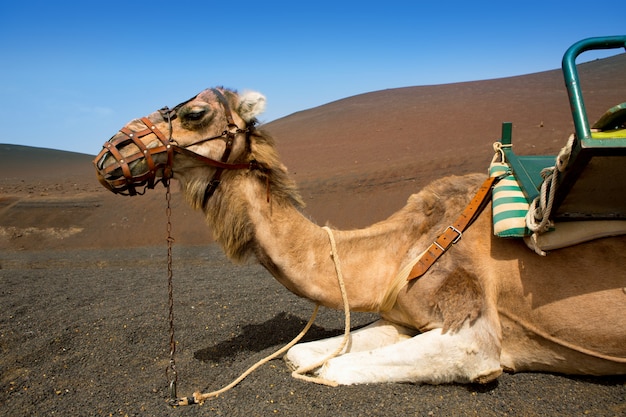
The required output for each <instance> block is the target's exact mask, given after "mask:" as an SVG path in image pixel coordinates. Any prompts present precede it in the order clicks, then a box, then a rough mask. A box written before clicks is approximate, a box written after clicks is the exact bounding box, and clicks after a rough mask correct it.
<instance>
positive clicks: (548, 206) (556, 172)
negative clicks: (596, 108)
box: [526, 135, 575, 256]
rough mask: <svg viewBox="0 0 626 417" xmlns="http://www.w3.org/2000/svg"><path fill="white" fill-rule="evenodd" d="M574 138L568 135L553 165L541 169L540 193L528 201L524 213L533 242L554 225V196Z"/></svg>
mask: <svg viewBox="0 0 626 417" xmlns="http://www.w3.org/2000/svg"><path fill="white" fill-rule="evenodd" d="M574 138H575V136H574V135H571V136H570V137H569V139H568V141H567V144H566V145H565V146H564V147H563V149H561V151H560V152H559V154H558V156H557V157H556V162H555V164H554V166H553V167H548V168H544V169H543V170H541V177H542V178H543V182H542V183H541V190H540V191H541V192H540V195H539V196H538V197H537V198H535V199H534V200H533V201H532V203H530V207H529V208H528V213H526V227H528V229H529V230H530V231H531V232H533V235H532V236H531V239H532V240H533V241H535V242H536V241H537V237H538V235H540V234H543V233H545V232H547V231H549V230H550V228H551V227H553V225H554V224H553V222H552V220H550V216H551V214H552V206H553V204H554V196H555V194H556V190H557V188H558V186H559V183H560V180H561V174H562V173H563V171H565V169H566V168H567V165H568V162H569V159H570V156H571V155H572V146H573V144H574ZM535 248H536V249H535V251H536V252H537V253H538V254H540V255H544V256H545V252H543V251H542V250H541V249H539V247H538V245H535Z"/></svg>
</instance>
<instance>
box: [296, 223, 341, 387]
mask: <svg viewBox="0 0 626 417" xmlns="http://www.w3.org/2000/svg"><path fill="white" fill-rule="evenodd" d="M322 229H324V230H325V231H326V233H328V239H329V240H330V249H331V253H330V256H331V257H332V258H333V261H334V263H335V272H336V273H337V281H339V289H340V290H341V299H342V301H343V311H344V314H345V328H344V334H343V339H342V340H341V344H340V345H339V346H338V347H337V349H335V351H333V353H331V354H330V355H328V356H327V357H325V358H324V359H322V360H320V361H318V362H315V363H313V364H311V365H309V366H305V367H303V368H299V369H296V370H295V371H293V373H292V374H291V376H292V377H294V378H296V379H300V380H303V381H309V382H315V383H316V384H321V385H328V386H330V387H336V386H337V385H338V384H337V383H336V382H334V381H329V380H327V379H324V378H319V377H312V376H307V375H305V374H306V373H307V372H310V371H312V370H313V369H316V368H319V367H321V366H323V365H324V364H325V363H326V362H328V361H329V360H331V359H332V358H334V357H336V356H337V355H339V354H340V353H341V351H342V350H343V349H344V348H345V347H346V344H347V343H348V341H349V340H350V305H349V304H348V295H347V292H346V286H345V284H344V282H343V273H342V272H341V262H340V261H339V256H338V255H337V244H336V242H335V237H334V235H333V231H332V230H331V229H330V227H327V226H324V227H323V228H322Z"/></svg>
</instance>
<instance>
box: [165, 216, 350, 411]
mask: <svg viewBox="0 0 626 417" xmlns="http://www.w3.org/2000/svg"><path fill="white" fill-rule="evenodd" d="M323 229H324V230H325V231H326V232H327V233H328V238H329V240H330V247H331V253H330V255H331V257H332V259H333V262H334V264H335V271H336V273H337V280H338V282H339V289H340V290H341V298H342V301H343V307H344V313H345V329H344V337H343V339H342V341H341V344H340V345H339V346H338V348H337V349H336V350H335V351H334V352H333V353H331V354H330V355H328V356H327V357H326V358H324V359H322V360H321V361H318V362H316V363H314V364H312V365H309V366H306V367H302V368H298V369H296V370H295V371H293V372H292V374H291V376H292V377H294V378H296V379H300V380H304V381H308V382H315V383H317V384H322V385H328V386H332V387H335V386H337V385H338V384H337V383H336V382H334V381H329V380H327V379H324V378H319V377H313V376H308V375H305V374H306V373H308V372H310V371H312V370H314V369H316V368H319V367H321V366H323V365H324V364H325V363H326V362H327V361H329V360H330V359H332V358H334V357H336V356H337V355H339V354H340V353H341V351H342V350H343V349H344V348H345V347H346V345H347V343H348V340H349V339H350V305H349V304H348V295H347V292H346V287H345V284H344V281H343V273H342V271H341V263H340V261H339V256H338V255H337V244H336V242H335V237H334V235H333V232H332V230H331V229H330V228H328V227H323ZM318 310H319V304H316V305H315V309H314V310H313V314H312V315H311V318H310V319H309V322H308V323H307V324H306V326H305V327H304V329H302V331H301V332H300V333H299V334H298V335H297V336H296V337H295V338H294V339H293V340H292V341H291V342H289V343H288V344H287V345H285V346H284V347H282V348H281V349H279V350H277V351H276V352H274V353H272V354H271V355H269V356H267V357H265V358H263V359H261V360H260V361H258V362H257V363H255V364H254V365H252V366H251V367H250V368H248V369H247V370H246V371H245V372H244V373H242V374H241V375H240V376H239V377H238V378H237V379H235V380H234V381H233V382H231V383H230V384H228V385H226V386H225V387H224V388H221V389H219V390H217V391H212V392H208V393H204V394H203V393H201V392H194V393H193V396H192V397H183V398H180V399H178V401H177V403H176V404H173V405H190V404H202V403H203V402H204V401H206V400H208V399H209V398H215V397H217V396H219V395H220V394H223V393H224V392H226V391H228V390H230V389H231V388H233V387H235V386H236V385H237V384H239V383H240V382H241V381H243V380H244V379H245V378H246V377H247V376H248V375H250V374H251V373H252V372H254V371H255V370H256V369H257V368H259V367H260V366H262V365H264V364H266V363H267V362H269V361H271V360H272V359H275V358H276V357H278V356H280V355H281V354H283V353H285V352H286V351H287V350H289V349H291V348H292V347H293V346H294V345H295V344H296V343H298V342H299V341H300V339H302V338H303V337H304V335H305V334H306V333H307V332H308V331H309V329H310V328H311V326H312V325H313V323H314V322H315V318H316V317H317V312H318Z"/></svg>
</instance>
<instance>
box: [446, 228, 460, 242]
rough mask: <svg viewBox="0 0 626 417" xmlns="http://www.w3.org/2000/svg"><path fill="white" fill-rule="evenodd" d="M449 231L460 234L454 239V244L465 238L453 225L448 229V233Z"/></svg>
mask: <svg viewBox="0 0 626 417" xmlns="http://www.w3.org/2000/svg"><path fill="white" fill-rule="evenodd" d="M448 229H452V230H453V231H454V232H456V233H457V234H458V236H457V237H456V238H454V240H453V241H452V244H455V243H457V242H458V241H459V240H461V238H462V237H463V232H461V231H460V230H459V229H457V228H456V227H454V226H452V225H450V226H448V228H447V229H446V232H447V231H448Z"/></svg>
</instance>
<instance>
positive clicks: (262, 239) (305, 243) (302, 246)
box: [207, 181, 410, 311]
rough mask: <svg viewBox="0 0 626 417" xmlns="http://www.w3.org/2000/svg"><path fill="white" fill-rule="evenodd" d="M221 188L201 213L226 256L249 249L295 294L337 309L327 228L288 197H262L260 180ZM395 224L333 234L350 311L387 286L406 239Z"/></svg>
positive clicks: (370, 302) (371, 302) (372, 302)
mask: <svg viewBox="0 0 626 417" xmlns="http://www.w3.org/2000/svg"><path fill="white" fill-rule="evenodd" d="M220 191H221V192H220V193H219V194H218V193H216V195H215V196H214V198H216V199H215V202H214V203H213V204H215V205H216V206H215V207H214V208H215V209H217V210H218V211H216V212H215V213H207V218H208V219H209V223H210V224H211V227H212V228H213V229H214V232H216V233H215V235H216V239H217V240H218V242H219V243H220V244H221V245H222V247H223V248H224V250H225V252H226V253H227V255H229V256H230V257H231V258H234V259H235V260H236V259H242V258H245V257H246V256H249V255H254V256H255V257H256V258H257V259H258V261H259V262H260V263H261V264H262V265H263V266H264V267H265V268H266V269H267V270H268V271H269V272H270V273H271V274H272V275H273V276H274V277H275V278H276V279H277V280H278V281H279V282H280V283H281V284H283V285H284V286H285V287H286V288H287V289H289V290H290V291H292V292H293V293H295V294H297V295H299V296H302V297H305V298H308V299H310V300H312V301H314V302H317V303H320V304H322V305H325V306H327V307H331V308H341V307H342V304H343V303H342V300H341V293H340V291H339V286H338V283H337V277H336V271H335V267H334V263H333V259H332V257H331V254H330V253H331V252H330V242H329V238H328V234H327V233H326V232H325V231H324V230H323V229H322V228H321V227H320V226H318V225H316V224H314V223H313V222H311V221H310V220H309V219H308V218H306V217H305V216H304V215H303V214H302V213H301V212H300V211H299V210H298V209H297V208H295V207H294V206H293V205H292V204H290V203H289V202H287V201H284V200H280V199H278V198H270V200H269V202H268V201H267V194H266V190H265V187H264V185H263V184H261V183H260V182H259V181H238V182H236V183H231V184H229V185H228V186H227V187H225V188H224V189H223V190H220ZM231 200H232V201H231ZM217 205H219V207H218V206H217ZM225 207H228V209H227V210H226V212H224V211H225ZM210 209H211V207H208V208H207V210H208V211H209V210H210ZM216 214H217V215H216ZM399 227H403V226H402V225H400V224H399V222H396V221H394V220H393V219H388V220H387V221H384V222H380V223H378V224H376V225H374V226H371V227H370V228H367V229H362V230H355V231H336V232H335V239H336V241H337V247H338V255H339V257H340V258H341V262H342V265H343V269H344V277H345V285H346V288H347V291H348V298H349V301H350V305H351V307H352V308H353V309H355V310H360V311H374V310H377V309H378V308H379V306H380V304H381V302H382V297H383V293H384V291H381V288H385V287H386V286H388V285H390V283H391V281H392V280H393V278H394V277H395V275H396V274H397V272H398V271H399V269H400V267H401V264H402V262H404V261H405V260H404V258H405V256H406V253H407V248H408V246H409V244H410V241H409V239H405V238H404V237H402V238H398V236H399V235H403V234H398V233H397V232H398V228H399ZM226 228H228V230H226ZM390 235H394V236H395V237H394V238H390ZM404 235H406V233H405V234H404ZM234 243H236V247H233V246H232V245H233V244H234ZM368 287H371V288H370V290H368Z"/></svg>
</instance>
